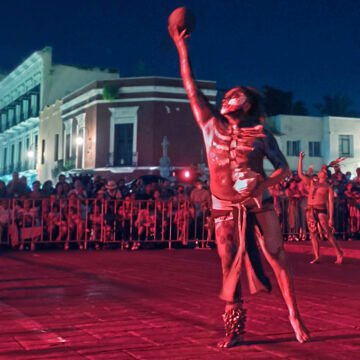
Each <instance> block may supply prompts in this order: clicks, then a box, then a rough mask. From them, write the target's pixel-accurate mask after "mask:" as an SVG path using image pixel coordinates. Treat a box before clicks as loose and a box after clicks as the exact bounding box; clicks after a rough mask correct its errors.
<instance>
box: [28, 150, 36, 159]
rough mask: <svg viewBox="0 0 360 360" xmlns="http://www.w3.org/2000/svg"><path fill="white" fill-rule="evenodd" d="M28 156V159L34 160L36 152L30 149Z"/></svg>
mask: <svg viewBox="0 0 360 360" xmlns="http://www.w3.org/2000/svg"><path fill="white" fill-rule="evenodd" d="M26 155H27V157H28V158H29V159H33V158H34V157H35V152H34V150H33V149H31V148H30V149H29V150H28V151H27V153H26Z"/></svg>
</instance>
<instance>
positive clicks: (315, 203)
mask: <svg viewBox="0 0 360 360" xmlns="http://www.w3.org/2000/svg"><path fill="white" fill-rule="evenodd" d="M304 156H305V153H304V152H303V151H302V152H300V154H299V162H298V174H299V176H300V178H301V180H302V181H303V182H304V183H306V184H307V185H308V186H309V194H308V204H307V209H306V219H307V224H308V228H309V232H310V239H311V244H312V247H313V251H314V259H313V260H311V261H310V264H317V263H319V262H320V246H319V233H318V228H319V227H320V229H321V231H323V233H324V234H325V236H326V237H327V239H328V240H329V242H330V244H331V245H332V246H333V247H334V249H335V253H336V261H335V263H336V264H341V263H342V262H343V252H342V250H341V249H340V247H339V244H338V243H337V241H336V240H335V237H334V231H333V230H334V223H333V215H334V190H333V188H332V186H330V185H329V184H328V182H327V167H326V166H323V167H322V168H321V170H320V171H319V172H318V174H314V175H312V177H311V179H310V178H309V177H307V176H305V175H304V174H303V159H304Z"/></svg>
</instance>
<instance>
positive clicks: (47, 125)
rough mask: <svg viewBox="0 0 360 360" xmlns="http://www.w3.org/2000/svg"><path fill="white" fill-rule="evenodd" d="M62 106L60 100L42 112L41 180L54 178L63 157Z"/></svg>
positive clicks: (39, 169) (39, 175)
mask: <svg viewBox="0 0 360 360" xmlns="http://www.w3.org/2000/svg"><path fill="white" fill-rule="evenodd" d="M60 107H61V101H60V100H58V101H56V102H55V103H54V104H52V105H50V106H46V107H45V108H44V110H43V111H42V112H41V114H40V124H39V140H38V141H39V146H38V164H37V172H38V178H39V180H40V181H41V182H44V181H46V180H49V179H54V176H53V175H54V174H53V169H54V168H56V167H57V166H58V160H62V159H63V152H62V144H63V141H64V139H63V122H62V118H61V108H60ZM56 135H58V136H59V142H58V147H57V154H58V158H57V159H56V158H55V152H56V149H55V145H56V144H55V136H56ZM43 141H45V152H44V154H43V153H42V152H43V150H44V149H43V148H42V144H43ZM42 160H43V161H42ZM54 180H55V179H54Z"/></svg>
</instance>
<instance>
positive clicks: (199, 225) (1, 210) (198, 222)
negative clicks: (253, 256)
mask: <svg viewBox="0 0 360 360" xmlns="http://www.w3.org/2000/svg"><path fill="white" fill-rule="evenodd" d="M274 207H275V211H276V213H277V214H278V217H279V220H280V224H281V228H282V233H283V235H284V238H285V239H286V240H290V239H291V237H292V239H293V240H304V239H306V238H308V230H307V226H306V219H305V209H306V202H302V200H301V199H300V200H296V201H293V200H291V201H289V200H288V199H287V198H286V197H279V198H275V199H274ZM334 209H335V214H334V219H335V222H334V225H335V230H336V235H337V236H338V237H343V238H348V237H351V236H353V235H354V234H356V233H357V234H358V233H359V232H360V209H359V206H358V204H356V202H351V201H349V202H347V203H344V202H343V203H341V202H340V201H339V200H338V199H335V207H334ZM214 237H215V236H214V225H213V221H212V217H211V211H210V209H206V208H204V209H201V208H196V207H194V206H193V204H191V202H189V201H188V200H186V201H177V200H176V199H174V198H171V199H169V200H133V199H131V198H129V197H127V198H126V199H124V200H113V199H103V198H95V199H86V200H80V199H78V198H76V197H74V196H69V197H68V198H57V197H56V196H50V197H49V198H45V199H0V245H1V246H2V247H8V248H15V249H20V250H22V249H25V248H26V249H27V248H28V249H30V250H34V249H35V248H62V249H65V250H68V249H70V248H74V249H81V250H83V249H88V248H92V249H101V248H104V247H107V248H121V249H133V250H137V249H139V248H141V247H161V248H168V249H171V248H172V247H174V246H175V247H184V246H191V247H199V248H207V247H209V246H210V247H212V246H213V245H212V244H213V242H214Z"/></svg>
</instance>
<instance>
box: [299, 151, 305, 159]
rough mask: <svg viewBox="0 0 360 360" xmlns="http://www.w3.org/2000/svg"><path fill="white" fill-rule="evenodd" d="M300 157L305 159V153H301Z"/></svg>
mask: <svg viewBox="0 0 360 360" xmlns="http://www.w3.org/2000/svg"><path fill="white" fill-rule="evenodd" d="M299 157H300V158H301V159H303V158H304V157H305V153H304V152H303V151H300V154H299Z"/></svg>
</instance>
